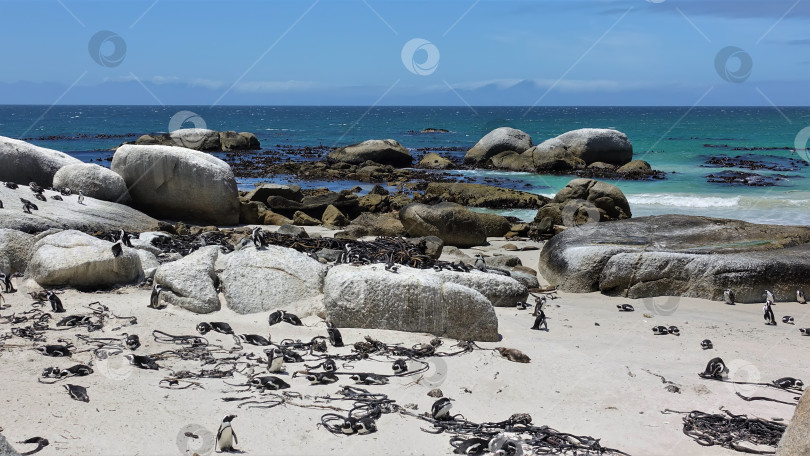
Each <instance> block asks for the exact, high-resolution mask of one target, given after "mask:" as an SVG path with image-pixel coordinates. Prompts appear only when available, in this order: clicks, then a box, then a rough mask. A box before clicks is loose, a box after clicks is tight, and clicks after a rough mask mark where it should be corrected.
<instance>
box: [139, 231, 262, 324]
mask: <svg viewBox="0 0 810 456" xmlns="http://www.w3.org/2000/svg"><path fill="white" fill-rule="evenodd" d="M218 255H219V247H218V246H213V245H212V246H208V247H203V248H201V249H199V250H197V251H195V252H194V253H192V254H191V255H188V256H186V257H184V258H182V259H179V260H177V261H172V262H171V263H165V264H163V265H161V266H160V267H159V268H158V269H157V272H155V283H158V284H160V286H161V287H163V291H162V292H161V293H160V299H161V301H166V302H168V303H169V304H173V305H175V306H178V307H181V308H183V309H186V310H188V311H191V312H194V313H198V314H207V313H211V312H216V311H217V310H219V309H220V307H221V306H220V303H219V296H218V294H217V283H218V281H219V279H218V278H217V275H216V272H215V271H214V263H215V262H216V261H217V256H218ZM255 286H256V284H255V283H254V284H252V285H251V289H252V288H254V287H255Z"/></svg>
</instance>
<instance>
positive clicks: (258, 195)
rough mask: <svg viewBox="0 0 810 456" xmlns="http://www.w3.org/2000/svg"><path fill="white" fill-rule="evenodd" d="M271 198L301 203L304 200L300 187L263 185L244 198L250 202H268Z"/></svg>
mask: <svg viewBox="0 0 810 456" xmlns="http://www.w3.org/2000/svg"><path fill="white" fill-rule="evenodd" d="M271 196H280V197H282V198H286V199H288V200H292V201H297V202H299V203H300V202H301V200H302V199H303V198H304V195H303V193H301V187H300V186H298V185H278V184H262V185H260V186H258V187H256V188H255V189H253V190H251V191H249V192H248V193H247V194H245V195H244V196H243V198H244V199H247V200H248V201H261V202H262V203H264V202H266V201H267V198H269V197H271Z"/></svg>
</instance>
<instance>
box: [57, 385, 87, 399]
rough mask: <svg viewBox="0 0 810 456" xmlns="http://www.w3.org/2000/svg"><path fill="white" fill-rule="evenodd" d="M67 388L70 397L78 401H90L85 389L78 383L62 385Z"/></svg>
mask: <svg viewBox="0 0 810 456" xmlns="http://www.w3.org/2000/svg"><path fill="white" fill-rule="evenodd" d="M62 386H64V387H65V389H66V390H67V392H68V394H69V395H70V398H71V399H73V400H75V401H80V402H90V396H88V395H87V389H86V388H85V387H83V386H79V385H71V384H69V383H68V384H67V385H62Z"/></svg>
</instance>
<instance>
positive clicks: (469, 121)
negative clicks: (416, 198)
mask: <svg viewBox="0 0 810 456" xmlns="http://www.w3.org/2000/svg"><path fill="white" fill-rule="evenodd" d="M181 111H191V112H193V113H195V114H196V115H197V117H195V118H193V119H192V120H193V121H194V122H191V121H188V122H186V123H184V124H182V125H180V126H181V127H183V128H187V127H194V126H197V127H203V126H204V127H206V128H211V129H214V130H236V131H249V132H253V133H255V134H256V136H257V137H258V138H259V140H260V141H261V143H262V147H263V148H265V149H275V148H279V147H280V146H293V147H303V146H318V145H323V146H330V147H331V146H342V145H347V144H352V143H356V142H360V141H363V140H366V139H385V138H392V139H395V140H397V141H399V142H400V143H402V144H403V145H404V146H405V147H408V148H409V149H412V150H413V151H414V152H416V150H417V149H446V148H461V149H464V150H466V149H467V148H469V147H472V146H473V145H474V144H475V143H476V142H477V141H478V139H480V138H481V136H483V135H484V134H486V133H487V132H488V131H490V130H491V129H493V128H496V127H499V126H511V127H514V128H518V129H521V130H523V131H525V132H527V133H529V134H530V135H531V136H532V140H533V142H534V143H535V144H539V143H540V142H542V141H543V140H545V139H548V138H552V137H554V136H556V135H559V134H561V133H564V132H566V131H569V130H573V129H577V128H585V127H593V128H615V129H618V130H621V131H623V132H624V133H626V134H627V136H628V137H629V138H630V140H631V141H632V143H633V149H634V155H635V158H639V159H644V160H646V161H648V162H650V164H651V165H652V166H653V168H655V169H659V170H662V171H665V172H666V173H667V178H666V179H664V180H651V181H635V182H627V181H612V182H613V183H615V184H616V185H618V186H619V187H620V188H621V189H622V191H624V193H625V194H626V195H627V196H628V199H629V201H630V205H631V209H632V211H633V215H634V216H643V215H652V214H664V213H683V214H695V215H710V216H717V217H728V218H737V219H743V220H749V221H754V222H760V223H780V224H804V225H806V224H810V211H808V209H810V180H809V179H808V172H810V171H808V168H807V167H806V166H805V165H806V163H807V160H805V158H806V157H807V151H805V150H803V149H804V148H805V146H804V145H799V146H796V141H797V136H798V137H799V138H800V140H799V142H800V143H801V142H803V141H802V138H804V136H803V135H801V134H800V133H801V132H802V130H803V129H804V128H805V127H808V126H810V108H795V107H794V108H779V109H776V108H768V107H750V108H746V107H733V108H731V107H729V108H724V107H697V108H694V109H692V108H688V107H616V108H609V107H608V108H606V107H537V108H534V109H528V108H525V107H475V108H469V107H373V108H368V107H314V106H306V107H294V106H217V107H206V106H55V107H47V106H0V135H2V136H8V137H12V138H17V139H24V140H26V141H29V142H31V143H34V144H36V145H39V146H43V147H48V148H52V149H57V150H61V151H64V152H67V153H69V154H71V155H73V156H75V157H77V158H79V159H81V160H83V161H91V160H92V161H96V160H97V159H99V158H101V159H102V161H101V162H98V163H99V164H102V165H105V166H109V161H106V160H105V159H107V158H110V157H112V154H113V151H114V148H115V147H117V146H118V145H120V144H121V143H122V142H124V141H133V140H135V139H136V138H137V137H138V136H140V135H141V134H144V133H157V132H167V131H169V130H170V129H174V128H176V127H178V125H177V118H176V117H175V121H174V123H173V124H172V125H171V126H170V122H171V120H172V118H173V117H174V116H175V115H176V114H177V113H179V112H181ZM181 117H182V116H181ZM195 122H196V123H195ZM424 128H442V129H446V130H449V133H431V134H421V133H419V131H420V130H422V129H424ZM807 132H808V133H807V135H806V136H808V137H810V130H807ZM796 147H798V148H799V150H794V148H796ZM443 153H445V152H443ZM446 153H449V154H451V155H457V156H459V157H460V156H463V154H464V152H463V151H454V152H446ZM712 156H728V157H736V156H742V157H743V158H745V159H749V160H751V161H752V162H756V163H763V164H765V165H767V166H766V167H768V168H771V170H763V169H757V170H751V169H747V168H739V167H730V166H724V167H709V166H708V165H706V160H707V159H708V158H709V157H712ZM791 159H797V160H791ZM1 165H2V164H0V166H1ZM724 171H741V172H753V173H758V174H761V175H763V176H766V177H772V178H776V183H777V185H774V186H768V187H752V186H744V185H731V184H720V183H709V182H707V178H706V176H707V175H709V174H716V173H719V172H724ZM459 172H460V173H464V174H468V175H470V174H472V175H474V176H475V177H477V178H484V177H487V176H490V177H498V178H500V179H503V181H504V182H506V185H508V186H511V187H514V188H519V189H522V190H527V191H533V192H536V193H540V194H545V195H553V194H554V193H555V192H556V191H557V190H559V189H560V188H562V187H563V186H565V184H566V183H567V182H568V181H569V180H570V179H571V177H570V176H546V175H536V174H530V173H508V172H493V171H459ZM285 180H287V178H285V177H283V176H282V177H278V176H276V177H275V178H274V179H272V181H273V182H279V181H282V182H283V181H285ZM254 183H256V180H255V179H244V180H242V181H241V182H240V186H241V187H243V188H249V187H251V186H252V185H253V184H254ZM296 183H299V184H302V185H303V186H323V185H329V186H332V187H335V188H344V187H348V186H352V185H354V184H355V183H352V182H338V183H329V184H324V183H307V182H298V181H296ZM513 214H514V215H517V216H520V217H521V218H524V219H526V218H531V216H532V215H533V214H532V213H531V211H529V212H526V211H524V212H520V211H514V212H513Z"/></svg>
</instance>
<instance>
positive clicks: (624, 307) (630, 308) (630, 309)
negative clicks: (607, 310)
mask: <svg viewBox="0 0 810 456" xmlns="http://www.w3.org/2000/svg"><path fill="white" fill-rule="evenodd" d="M616 307H618V308H619V312H634V311H635V310H636V309H634V308H633V306H631V305H630V304H621V305H619V304H616Z"/></svg>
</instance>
